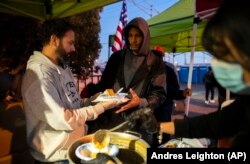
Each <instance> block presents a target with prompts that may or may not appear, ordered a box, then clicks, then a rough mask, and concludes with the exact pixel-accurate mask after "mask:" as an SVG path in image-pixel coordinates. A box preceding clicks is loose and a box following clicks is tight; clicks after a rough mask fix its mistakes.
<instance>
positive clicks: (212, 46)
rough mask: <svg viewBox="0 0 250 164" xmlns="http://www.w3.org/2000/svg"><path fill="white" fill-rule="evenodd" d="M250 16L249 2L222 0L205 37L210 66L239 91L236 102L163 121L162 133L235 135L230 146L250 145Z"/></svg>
mask: <svg viewBox="0 0 250 164" xmlns="http://www.w3.org/2000/svg"><path fill="white" fill-rule="evenodd" d="M232 6H234V12H232ZM249 16H250V10H249V9H248V2H247V1H241V2H240V3H235V1H232V0H226V1H223V3H222V5H221V7H220V8H219V9H218V11H217V13H216V14H215V16H214V17H213V18H212V19H211V20H210V21H209V22H208V24H207V25H206V27H205V30H204V33H203V37H202V43H203V45H204V47H205V49H206V50H207V51H208V52H210V53H211V54H212V55H213V58H212V61H211V66H212V69H213V72H214V75H215V78H216V80H217V81H218V82H219V83H220V84H221V86H223V87H224V88H226V89H229V90H230V91H231V92H233V93H236V94H237V97H236V98H235V100H234V102H232V103H231V104H230V105H228V106H226V107H224V108H223V110H220V111H218V112H214V113H210V114H208V115H202V116H197V117H193V118H185V119H182V120H175V121H174V122H165V123H161V124H160V131H161V132H163V133H168V134H174V135H175V136H176V137H189V138H202V137H207V138H214V139H221V138H224V137H232V138H233V141H232V145H231V146H230V147H240V148H247V149H248V148H249V147H250V140H249V138H250V103H249V100H250V65H249V62H250V48H249V43H250V41H249V38H250V31H249V26H250V17H249Z"/></svg>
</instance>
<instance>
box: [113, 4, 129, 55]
mask: <svg viewBox="0 0 250 164" xmlns="http://www.w3.org/2000/svg"><path fill="white" fill-rule="evenodd" d="M127 22H128V20H127V5H126V1H125V0H123V3H122V11H121V15H120V20H119V24H118V26H117V31H116V34H115V37H114V43H113V45H112V51H113V52H116V51H118V50H120V49H122V48H123V45H124V38H123V36H122V31H123V28H124V27H125V26H126V25H127Z"/></svg>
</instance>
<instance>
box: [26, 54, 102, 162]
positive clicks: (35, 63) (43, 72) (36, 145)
mask: <svg viewBox="0 0 250 164" xmlns="http://www.w3.org/2000/svg"><path fill="white" fill-rule="evenodd" d="M22 96H23V103H24V109H25V116H26V121H27V123H26V124H27V140H28V144H29V146H30V149H31V154H32V156H33V157H34V158H35V159H37V160H39V161H45V162H48V161H58V160H64V159H67V158H68V157H67V148H68V147H69V146H70V145H71V144H72V143H73V142H74V141H75V140H76V139H78V138H80V137H82V136H83V135H84V132H85V122H86V121H87V120H92V119H96V118H97V116H98V115H99V114H101V113H103V112H104V107H103V106H102V105H101V104H97V105H95V106H88V107H82V105H81V99H80V96H79V94H78V91H77V89H76V86H75V83H74V80H73V76H72V73H71V71H70V69H69V68H66V69H63V68H62V67H59V66H57V65H55V64H53V63H52V62H51V61H50V60H49V59H48V58H47V57H46V56H45V55H43V54H42V53H41V52H38V51H35V52H34V55H32V56H31V57H30V59H29V61H28V64H27V69H26V73H25V76H24V79H23V83H22Z"/></svg>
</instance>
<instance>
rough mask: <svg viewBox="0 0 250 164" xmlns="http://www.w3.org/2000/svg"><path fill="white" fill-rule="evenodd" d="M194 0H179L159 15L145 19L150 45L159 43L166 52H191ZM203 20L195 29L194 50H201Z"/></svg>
mask: <svg viewBox="0 0 250 164" xmlns="http://www.w3.org/2000/svg"><path fill="white" fill-rule="evenodd" d="M194 13H195V0H180V1H178V2H177V3H175V4H174V5H172V6H171V7H170V8H168V9H166V10H165V11H163V12H162V13H160V14H159V15H157V16H155V17H152V18H151V19H149V20H147V22H148V24H149V29H150V34H151V47H153V46H155V45H161V46H162V47H164V48H165V50H166V51H167V52H191V48H192V35H193V22H194ZM204 26H205V22H200V23H199V25H198V28H197V31H196V45H195V50H196V51H203V50H204V49H203V47H202V46H201V36H202V32H203V29H204Z"/></svg>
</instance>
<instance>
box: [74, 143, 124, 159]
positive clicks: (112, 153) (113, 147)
mask: <svg viewBox="0 0 250 164" xmlns="http://www.w3.org/2000/svg"><path fill="white" fill-rule="evenodd" d="M91 147H92V143H85V144H82V145H80V146H78V147H77V148H76V150H75V154H76V156H77V157H78V158H79V159H81V160H85V161H89V160H92V159H94V158H92V157H90V156H88V153H89V155H90V153H91V149H90V148H91ZM84 149H85V151H86V152H85V154H81V151H82V150H84ZM118 152H119V149H118V147H117V146H116V145H114V144H109V146H108V155H109V156H111V157H114V156H116V155H117V154H118Z"/></svg>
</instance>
